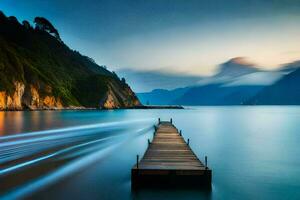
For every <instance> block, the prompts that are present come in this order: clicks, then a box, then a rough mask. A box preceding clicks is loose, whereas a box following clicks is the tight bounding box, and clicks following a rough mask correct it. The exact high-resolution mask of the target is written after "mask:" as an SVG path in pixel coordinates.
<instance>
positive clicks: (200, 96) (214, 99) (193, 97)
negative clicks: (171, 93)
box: [171, 84, 263, 105]
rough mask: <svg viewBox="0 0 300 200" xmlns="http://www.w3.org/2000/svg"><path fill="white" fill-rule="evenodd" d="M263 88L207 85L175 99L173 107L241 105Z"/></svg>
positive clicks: (193, 88)
mask: <svg viewBox="0 0 300 200" xmlns="http://www.w3.org/2000/svg"><path fill="white" fill-rule="evenodd" d="M262 88H263V86H230V87H225V86H223V85H222V84H209V85H204V86H198V87H191V88H190V89H189V90H187V91H186V92H185V93H184V94H183V95H182V96H181V97H179V98H177V99H175V100H174V101H173V102H172V103H171V104H174V105H243V104H245V103H246V101H247V100H248V99H249V98H251V97H253V96H254V95H256V94H257V93H258V92H259V91H260V90H261V89H262Z"/></svg>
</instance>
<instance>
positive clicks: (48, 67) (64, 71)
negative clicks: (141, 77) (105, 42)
mask: <svg viewBox="0 0 300 200" xmlns="http://www.w3.org/2000/svg"><path fill="white" fill-rule="evenodd" d="M51 31H53V30H51ZM57 35H58V32H57V34H56V35H53V34H51V32H47V30H42V29H40V28H37V27H35V28H33V27H31V26H30V24H29V23H28V22H27V21H23V23H22V24H20V23H19V22H18V21H17V19H16V18H15V17H6V16H5V15H4V14H3V13H2V12H1V13H0V58H1V60H0V77H1V79H0V110H23V109H31V110H35V109H63V108H76V107H77V108H83V107H93V108H108V109H109V108H125V107H134V106H139V105H141V104H140V102H139V100H138V98H137V97H136V95H135V94H134V92H133V91H132V90H131V88H130V87H129V85H128V84H127V83H126V81H125V79H120V78H119V77H118V76H117V75H116V74H115V73H114V72H110V71H109V70H107V69H105V68H104V67H101V66H99V65H97V64H96V63H95V62H94V61H93V60H92V59H91V58H89V57H87V56H83V55H81V54H80V53H79V52H78V51H74V50H72V49H70V48H69V47H68V46H67V45H65V44H64V43H63V41H62V40H60V38H59V39H58V38H57Z"/></svg>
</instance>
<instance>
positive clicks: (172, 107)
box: [0, 105, 184, 112]
mask: <svg viewBox="0 0 300 200" xmlns="http://www.w3.org/2000/svg"><path fill="white" fill-rule="evenodd" d="M125 109H184V107H183V106H173V105H165V106H158V105H153V106H149V105H148V106H145V105H141V106H132V107H120V108H96V107H75V106H72V107H63V108H56V107H53V108H36V109H28V108H27V109H4V110H0V112H14V111H64V110H125Z"/></svg>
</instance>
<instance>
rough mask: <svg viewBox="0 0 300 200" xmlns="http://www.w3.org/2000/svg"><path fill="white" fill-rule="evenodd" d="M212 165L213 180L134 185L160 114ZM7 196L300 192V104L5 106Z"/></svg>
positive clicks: (1, 187)
mask: <svg viewBox="0 0 300 200" xmlns="http://www.w3.org/2000/svg"><path fill="white" fill-rule="evenodd" d="M159 117H160V118H161V119H162V120H169V119H170V118H173V122H174V124H175V125H176V126H177V127H178V129H181V130H182V132H183V136H184V138H186V139H187V138H189V139H190V145H191V148H192V149H193V150H194V152H195V153H196V155H197V156H198V157H199V158H200V159H201V160H203V159H204V156H208V165H209V167H210V168H211V169H212V170H213V183H212V189H211V190H202V189H199V190H197V189H151V190H142V191H138V192H133V191H131V184H130V170H131V167H132V166H133V165H134V164H135V160H136V155H137V154H139V155H140V156H142V155H143V153H144V152H145V150H146V148H147V139H148V138H149V139H152V137H153V132H154V128H153V126H154V125H155V124H156V123H157V120H158V118H159ZM0 199H101V200H106V199H125V200H126V199H164V200H165V199H172V200H176V199H243V200H247V199H267V200H268V199H272V200H276V199H289V200H291V199H295V200H297V199H300V107H297V106H282V107H280V106H278V107H277V106H252V107H251V106H249V107H246V106H243V107H242V106H228V107H226V106H225V107H222V106H218V107H213V106H211V107H188V108H186V109H184V110H168V109H166V110H158V109H157V110H115V111H95V110H94V111H34V112H28V111H27V112H26V111H25V112H0Z"/></svg>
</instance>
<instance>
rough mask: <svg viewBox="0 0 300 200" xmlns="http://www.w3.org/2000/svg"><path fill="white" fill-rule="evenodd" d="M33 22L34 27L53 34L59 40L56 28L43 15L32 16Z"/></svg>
mask: <svg viewBox="0 0 300 200" xmlns="http://www.w3.org/2000/svg"><path fill="white" fill-rule="evenodd" d="M34 23H35V29H37V30H41V31H46V32H48V33H50V34H53V35H54V37H55V38H56V39H58V40H59V41H61V39H60V36H59V33H58V31H57V29H56V28H55V27H54V26H53V25H52V24H51V22H50V21H49V20H47V19H46V18H44V17H36V18H34Z"/></svg>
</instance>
